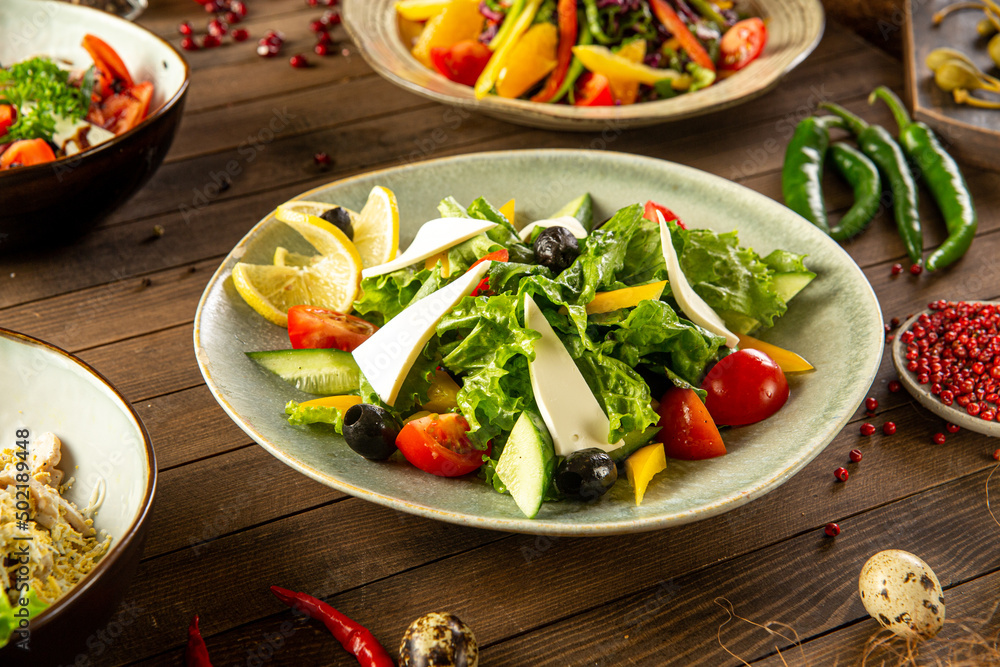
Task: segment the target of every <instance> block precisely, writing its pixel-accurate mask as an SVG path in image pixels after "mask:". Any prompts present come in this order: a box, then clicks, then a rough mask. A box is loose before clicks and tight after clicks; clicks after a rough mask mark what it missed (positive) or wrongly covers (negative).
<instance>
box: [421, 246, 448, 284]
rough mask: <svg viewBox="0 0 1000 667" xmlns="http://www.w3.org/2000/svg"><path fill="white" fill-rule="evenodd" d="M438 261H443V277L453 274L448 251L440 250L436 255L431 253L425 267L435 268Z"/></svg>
mask: <svg viewBox="0 0 1000 667" xmlns="http://www.w3.org/2000/svg"><path fill="white" fill-rule="evenodd" d="M438 262H441V277H442V278H447V277H448V276H450V275H451V264H450V263H449V262H448V251H447V250H445V251H443V252H439V253H438V254H436V255H431V256H430V257H428V258H427V259H425V260H424V268H425V269H427V270H428V271H430V270H431V269H433V268H434V267H435V266H436V265H437V263H438Z"/></svg>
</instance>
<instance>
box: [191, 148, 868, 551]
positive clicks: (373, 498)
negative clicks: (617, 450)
mask: <svg viewBox="0 0 1000 667" xmlns="http://www.w3.org/2000/svg"><path fill="white" fill-rule="evenodd" d="M553 154H564V155H568V156H574V157H576V158H580V159H588V158H589V159H593V158H597V159H601V158H610V159H623V160H626V161H635V162H640V163H641V162H648V163H651V164H653V163H666V164H668V165H670V167H671V168H674V169H679V170H680V171H686V172H689V173H690V174H691V175H697V176H698V177H699V178H708V179H711V180H713V181H715V182H717V183H719V184H722V185H723V186H724V187H737V188H740V189H742V190H744V191H746V193H748V194H750V195H751V196H753V197H755V198H761V199H762V200H764V201H766V202H769V203H770V204H773V205H776V206H781V204H780V203H779V202H777V201H775V200H773V199H771V198H770V197H767V196H766V195H764V194H762V193H760V192H757V191H756V190H752V189H750V188H748V187H746V186H744V185H740V184H739V183H735V182H733V181H730V180H729V179H726V178H724V177H722V176H717V175H715V174H711V173H709V172H706V171H703V170H701V169H696V168H694V167H690V166H687V165H683V164H680V163H677V162H673V161H670V160H662V159H659V158H653V157H648V156H644V155H634V154H631V153H622V152H617V151H598V150H586V149H524V150H509V151H484V152H477V153H466V154H462V155H454V156H445V157H439V158H433V159H429V160H423V161H420V162H413V163H408V164H403V165H397V166H393V167H384V168H381V169H375V170H372V171H366V172H362V173H359V174H353V175H351V176H348V177H346V178H342V179H337V180H335V181H331V182H329V183H325V184H323V185H320V186H317V187H314V188H310V189H309V190H306V191H305V192H302V193H301V194H299V195H296V196H295V197H293V198H292V199H291V200H289V201H295V200H301V199H304V198H306V197H308V196H310V195H311V194H313V193H315V192H317V191H319V190H325V189H328V188H331V187H333V186H343V185H347V184H350V183H352V182H355V181H360V180H364V179H369V178H371V177H373V176H377V175H379V174H384V173H387V172H391V173H400V172H405V171H410V170H417V169H422V168H425V167H427V166H428V165H433V164H438V163H447V162H461V161H466V160H493V159H497V158H501V159H502V158H504V157H509V156H510V155H520V156H527V157H531V156H534V157H538V158H545V157H551V156H552V155H553ZM273 213H274V210H272V211H271V212H270V213H268V214H267V215H266V216H265V217H263V218H262V219H261V220H260V221H258V222H257V223H256V224H255V225H254V226H253V227H251V228H250V230H249V231H247V233H246V234H245V235H244V236H243V238H241V239H240V241H239V242H238V243H237V244H236V245H235V246H234V247H233V249H232V250H231V251H230V252H229V253H228V254H227V255H226V257H225V258H224V259H223V260H222V262H221V263H220V265H219V268H218V269H216V271H215V272H214V273H213V274H212V277H211V279H210V280H209V281H208V283H207V284H206V286H205V289H204V291H203V292H202V295H201V298H200V299H199V301H198V307H197V311H196V313H195V319H194V326H193V342H194V351H195V358H196V360H197V362H198V370H199V371H200V372H201V374H202V377H203V378H204V379H205V383H206V385H207V386H208V389H209V391H210V392H211V393H212V396H213V397H214V398H215V400H216V401H217V402H218V403H219V405H220V406H221V407H222V409H223V410H224V411H225V412H226V414H227V415H228V416H229V417H230V419H232V420H233V422H234V423H235V424H236V425H237V426H238V427H239V428H240V429H241V430H243V432H244V433H246V434H247V435H248V436H250V437H251V438H252V439H253V440H254V442H256V443H257V444H258V445H260V446H261V447H263V448H264V449H265V450H266V451H267V452H269V453H270V454H271V455H272V456H274V457H275V458H277V459H278V460H280V461H281V462H283V463H285V464H286V465H288V466H289V467H291V468H292V469H294V470H297V471H298V472H300V473H302V474H304V475H306V476H307V477H309V478H311V479H313V480H315V481H317V482H319V483H321V484H323V485H325V486H329V487H331V488H334V489H336V490H338V491H341V492H343V493H346V494H348V495H351V496H353V497H355V498H360V499H362V500H367V501H370V502H374V503H376V504H379V505H383V506H385V507H389V508H391V509H395V510H400V511H404V512H408V513H410V514H414V515H417V516H421V517H424V518H430V519H436V520H440V521H445V522H448V523H453V524H458V525H463V526H474V527H479V528H487V529H491V530H501V531H506V532H513V533H522V534H535V535H560V536H586V537H589V536H602V535H621V534H631V533H639V532H648V531H653V530H660V529H663V528H668V527H671V526H677V525H682V524H686V523H691V522H694V521H700V520H702V519H707V518H710V517H713V516H717V515H719V514H723V513H725V512H728V511H730V510H733V509H736V508H737V507H740V506H742V505H745V504H746V503H748V502H750V501H751V500H755V499H757V498H760V497H761V496H764V495H766V494H767V493H769V492H770V491H773V490H774V489H776V488H777V487H779V486H781V485H782V484H784V483H785V482H786V481H788V480H789V479H790V478H791V477H793V476H794V475H795V474H796V473H798V472H799V471H800V470H801V469H802V468H804V467H805V466H806V465H808V464H809V463H810V462H811V461H812V460H813V459H815V458H816V457H817V456H819V454H820V453H821V452H822V451H823V450H824V449H826V447H827V446H829V444H830V443H831V442H832V441H833V440H834V439H835V438H836V436H837V434H838V433H840V431H842V430H843V428H844V426H846V425H847V423H849V422H850V420H851V418H852V417H853V415H854V411H853V410H851V411H845V412H844V414H843V415H842V416H841V417H840V419H839V420H837V422H836V424H835V425H834V427H832V428H831V430H830V435H829V438H825V439H824V441H822V442H821V443H818V444H817V445H815V446H814V447H813V449H812V450H810V451H809V452H807V453H805V454H804V455H803V456H800V458H799V459H798V460H796V461H795V463H794V464H793V465H790V466H788V467H787V468H785V469H784V470H781V471H780V472H778V473H777V474H776V475H774V476H772V477H771V478H770V479H767V480H764V481H763V482H760V483H757V484H755V485H754V486H753V488H750V489H745V488H744V489H743V490H740V491H737V492H733V493H730V494H727V495H726V496H724V497H721V498H717V499H716V500H714V501H713V502H712V504H710V505H708V506H702V507H697V508H691V509H688V510H684V511H681V512H677V513H674V514H669V515H665V516H664V515H660V516H651V517H644V518H637V519H631V520H623V521H613V522H602V523H593V522H578V523H568V522H557V521H549V520H545V519H528V518H526V517H519V518H513V519H511V518H503V517H483V516H481V515H478V514H468V513H462V512H458V511H451V510H442V509H439V508H436V507H433V506H430V505H424V504H421V503H414V502H410V501H406V500H401V499H399V498H395V497H392V496H388V495H385V494H382V493H378V492H374V491H369V490H367V489H362V488H360V487H357V486H355V485H353V484H351V483H349V482H345V481H342V480H339V479H333V478H332V477H331V476H329V475H325V474H324V473H322V472H320V471H319V470H317V469H315V468H313V467H311V466H309V465H306V464H304V463H302V462H300V461H298V460H296V459H295V458H293V457H291V456H289V455H287V454H285V453H284V452H282V451H281V450H280V449H278V448H277V447H275V446H274V445H273V444H272V443H270V442H269V441H268V440H267V438H265V437H264V436H263V435H262V434H261V433H259V432H258V431H257V430H256V429H255V428H254V427H253V425H252V424H251V423H250V422H249V421H248V420H245V419H244V418H243V417H241V416H240V415H239V413H237V412H236V410H235V409H234V408H233V406H232V405H231V404H230V403H229V401H228V400H227V399H226V397H225V396H224V395H223V394H222V391H221V389H220V388H219V387H218V386H217V385H216V384H215V381H214V378H213V377H212V373H211V371H210V369H209V368H208V357H207V352H206V350H205V348H204V346H203V345H202V342H201V327H202V323H203V317H204V314H205V312H206V308H205V306H206V303H207V301H208V299H209V297H210V295H211V293H212V292H213V290H214V289H215V287H216V285H217V284H218V283H220V282H224V281H225V279H226V278H228V276H229V274H230V273H231V269H227V264H228V263H229V262H230V260H231V259H232V258H234V257H237V256H242V252H243V251H245V249H246V246H247V245H248V244H249V243H250V242H251V241H252V237H254V235H255V233H256V232H257V230H258V229H260V228H261V227H262V226H264V225H265V224H269V223H271V222H272V219H273ZM800 220H801V222H802V224H803V225H806V226H808V228H809V229H812V230H815V234H816V235H818V237H819V238H822V239H826V240H828V241H829V244H830V249H831V250H832V251H834V252H838V253H840V254H841V255H843V257H844V258H846V259H847V260H848V261H849V262H850V263H851V264H854V266H855V267H856V269H857V271H858V274H859V276H860V277H861V278H862V279H863V283H864V287H865V289H864V296H865V297H866V299H868V300H870V303H869V306H870V307H871V308H872V312H874V313H875V314H876V315H877V319H878V324H879V327H878V332H879V334H880V335H879V336H877V337H875V338H873V341H874V340H875V339H877V340H878V341H880V342H879V344H878V351H877V354H876V355H875V357H876V358H875V359H874V360H873V363H872V365H871V367H870V368H869V369H868V372H867V374H866V376H865V377H864V382H863V384H864V390H863V391H860V392H858V393H859V396H860V397H863V396H864V395H865V394H866V393H867V391H868V389H869V388H870V387H871V385H872V383H873V382H874V380H875V377H876V376H877V374H878V371H879V368H880V367H881V363H882V360H883V356H884V352H885V345H884V344H882V342H881V341H882V340H883V337H882V335H881V332H882V328H883V326H884V324H883V317H882V308H881V306H880V304H879V301H878V297H877V295H876V294H875V290H874V288H873V287H872V285H871V282H870V281H869V280H868V278H867V276H865V275H864V272H863V271H862V270H861V268H860V267H859V266H858V265H857V263H856V262H855V261H854V259H853V258H852V257H851V256H850V254H849V253H848V252H847V251H846V250H844V248H843V247H842V246H841V245H840V244H839V243H837V242H836V241H834V240H833V239H830V237H829V236H827V235H826V234H823V232H822V231H820V230H819V229H818V228H815V227H814V226H812V225H811V224H810V223H809V222H808V221H807V220H805V219H804V218H801V217H800ZM873 347H874V343H873ZM857 386H861V383H860V381H859V384H858V385H857ZM860 397H859V399H858V400H859V401H860Z"/></svg>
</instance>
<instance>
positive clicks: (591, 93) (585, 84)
mask: <svg viewBox="0 0 1000 667" xmlns="http://www.w3.org/2000/svg"><path fill="white" fill-rule="evenodd" d="M573 105H574V106H578V107H611V106H614V105H615V98H614V96H613V95H612V94H611V82H610V81H608V77H606V76H604V75H603V74H594V73H593V72H587V73H586V74H584V75H583V76H581V77H580V80H579V81H578V82H577V84H576V98H575V99H574V101H573Z"/></svg>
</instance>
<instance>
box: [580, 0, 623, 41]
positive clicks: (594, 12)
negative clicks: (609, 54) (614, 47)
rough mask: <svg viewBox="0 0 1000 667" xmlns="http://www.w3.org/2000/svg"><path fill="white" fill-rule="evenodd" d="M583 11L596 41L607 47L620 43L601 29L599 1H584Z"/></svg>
mask: <svg viewBox="0 0 1000 667" xmlns="http://www.w3.org/2000/svg"><path fill="white" fill-rule="evenodd" d="M583 9H584V12H585V13H586V16H587V26H588V27H589V28H590V32H591V35H592V37H593V38H594V39H596V40H597V41H598V42H600V43H601V44H604V45H605V46H607V45H609V44H614V43H615V42H617V41H618V40H616V39H615V38H614V37H612V36H611V35H608V34H607V33H605V32H604V28H602V27H601V17H600V13H599V12H598V9H597V0H583Z"/></svg>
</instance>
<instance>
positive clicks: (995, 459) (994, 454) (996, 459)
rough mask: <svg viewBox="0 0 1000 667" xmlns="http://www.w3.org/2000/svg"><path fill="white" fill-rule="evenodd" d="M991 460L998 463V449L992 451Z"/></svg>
mask: <svg viewBox="0 0 1000 667" xmlns="http://www.w3.org/2000/svg"><path fill="white" fill-rule="evenodd" d="M993 460H994V461H1000V449H994V450H993Z"/></svg>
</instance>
